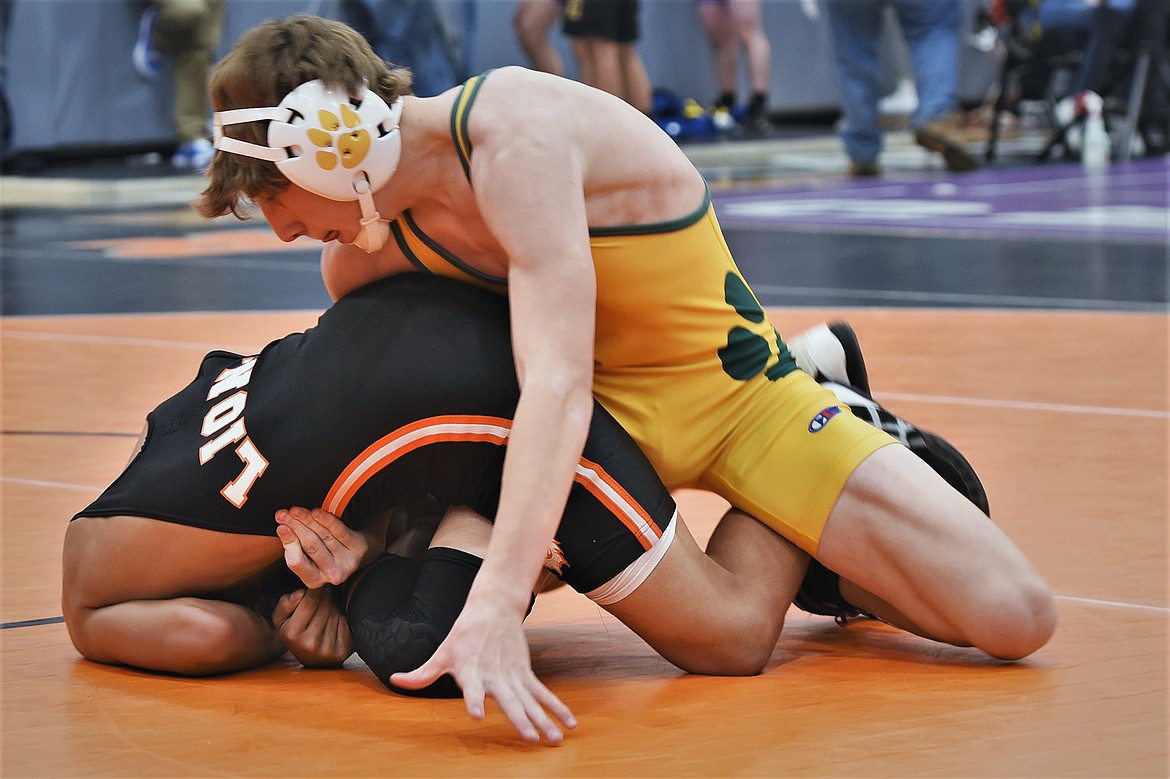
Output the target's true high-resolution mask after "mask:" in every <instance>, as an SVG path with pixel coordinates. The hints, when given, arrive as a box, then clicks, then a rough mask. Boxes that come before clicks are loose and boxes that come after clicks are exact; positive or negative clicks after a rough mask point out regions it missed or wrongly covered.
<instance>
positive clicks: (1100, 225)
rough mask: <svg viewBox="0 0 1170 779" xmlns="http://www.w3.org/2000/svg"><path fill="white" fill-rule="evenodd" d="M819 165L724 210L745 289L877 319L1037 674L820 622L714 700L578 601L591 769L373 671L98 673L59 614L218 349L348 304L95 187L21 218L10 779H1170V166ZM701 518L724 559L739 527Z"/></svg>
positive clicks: (11, 410)
mask: <svg viewBox="0 0 1170 779" xmlns="http://www.w3.org/2000/svg"><path fill="white" fill-rule="evenodd" d="M782 152H783V153H786V154H789V155H799V154H801V153H804V152H803V151H802V150H801V149H800V148H797V147H796V146H788V147H785V148H784V149H783V150H782ZM789 159H790V160H791V159H795V157H791V156H790V158H789ZM711 164H714V163H711ZM792 165H793V166H794V169H795V170H796V171H797V173H800V174H801V175H793V176H791V177H789V178H784V177H779V178H771V179H768V180H766V181H759V180H743V179H741V178H736V177H735V176H732V177H731V180H730V181H726V182H724V185H723V186H722V187H721V188H720V190H719V192H718V193H717V207H718V208H719V210H720V216H721V218H722V219H723V221H724V223H725V226H726V227H727V233H728V239H729V242H730V243H731V244H732V248H733V250H734V251H736V253H737V256H739V257H740V258H741V259H742V265H743V267H744V270H745V274H747V275H748V278H749V281H751V282H752V283H753V285H754V286H755V287H756V288H757V290H759V291H760V296H761V298H762V299H763V300H764V302H765V303H767V304H768V305H769V306H770V307H771V311H772V314H773V315H774V321H775V322H776V323H777V324H778V326H779V327H780V329H781V332H785V333H794V332H796V331H798V330H799V329H801V328H803V327H805V326H808V325H812V324H815V323H817V322H820V321H824V320H826V319H831V318H847V319H848V320H849V321H850V322H851V323H852V324H853V325H854V327H855V329H856V330H857V331H858V333H859V335H860V337H861V339H862V344H863V346H864V348H865V351H866V355H867V361H868V363H869V367H870V373H871V376H872V383H873V386H874V388H875V394H876V396H877V398H878V399H879V400H881V401H883V402H884V403H885V404H886V405H888V406H889V407H890V408H891V409H893V410H895V411H896V412H898V413H900V414H901V415H902V416H905V417H907V418H908V419H911V420H913V421H915V422H917V423H919V424H921V425H922V426H924V427H927V428H930V429H933V430H936V431H938V432H941V433H943V434H945V435H946V436H947V437H948V438H949V439H950V440H952V441H953V442H954V443H956V444H957V445H958V446H959V447H960V448H961V449H963V451H964V452H965V453H966V454H967V455H968V457H969V459H970V460H971V461H972V462H973V463H974V464H975V466H976V468H977V469H978V470H979V472H980V474H981V476H982V477H983V479H984V481H985V483H986V485H987V489H988V493H989V495H990V497H991V501H992V512H993V516H994V518H995V520H996V521H997V522H998V523H1000V524H1001V526H1002V527H1003V528H1004V529H1005V530H1006V531H1007V533H1008V534H1009V535H1010V536H1011V537H1012V538H1013V539H1015V540H1016V542H1017V543H1018V544H1019V545H1020V546H1021V547H1022V548H1023V550H1024V551H1025V552H1026V553H1027V554H1028V555H1029V556H1030V557H1031V558H1032V559H1033V560H1034V561H1035V562H1036V564H1037V566H1038V568H1039V569H1040V571H1041V572H1042V573H1043V574H1044V575H1045V577H1046V578H1047V579H1048V581H1049V582H1050V583H1051V585H1052V587H1053V589H1054V590H1055V591H1056V592H1057V593H1058V598H1059V601H1058V602H1059V611H1060V626H1059V628H1058V631H1057V633H1056V636H1055V637H1054V639H1053V640H1052V642H1051V643H1050V644H1049V645H1048V646H1046V647H1044V648H1043V649H1042V650H1041V651H1039V652H1037V653H1036V654H1035V655H1034V656H1033V657H1031V658H1029V659H1027V660H1026V661H1024V662H1021V663H1016V664H1005V663H1000V662H995V661H990V660H988V659H987V658H985V657H983V656H981V655H980V654H979V653H978V652H975V651H973V650H967V649H958V648H952V647H948V646H942V645H937V644H934V643H931V642H927V641H925V640H922V639H918V638H915V637H912V636H909V635H906V634H902V633H900V632H898V631H895V630H893V629H890V628H888V627H886V626H883V625H881V624H868V623H855V624H851V625H850V626H848V627H847V628H839V627H837V626H836V625H835V624H834V623H833V621H832V620H830V619H828V618H823V617H811V616H808V615H805V614H803V613H801V612H799V611H797V610H795V609H793V610H792V611H791V612H790V613H789V618H788V624H787V626H786V628H785V632H784V635H783V636H782V638H781V640H780V642H779V644H778V646H777V648H776V651H775V654H774V655H773V658H772V662H771V664H770V665H769V667H768V669H767V670H766V671H765V672H764V673H763V674H762V675H760V676H758V677H754V678H746V679H724V678H712V677H699V676H688V675H684V674H682V673H680V672H679V671H678V670H677V669H675V668H673V667H672V666H671V665H669V664H668V663H666V662H665V661H663V660H661V659H659V658H658V657H657V656H656V655H655V654H654V653H653V652H652V651H651V650H650V649H649V648H648V647H646V646H645V644H643V643H642V642H641V641H640V640H639V639H638V638H637V637H635V636H633V635H632V634H631V633H630V632H629V631H627V630H626V629H625V628H624V627H623V626H622V625H620V624H619V623H617V622H616V621H614V620H613V619H611V618H609V617H608V616H607V615H605V614H604V612H602V611H601V610H600V609H598V608H597V607H595V606H593V605H592V604H591V603H590V602H588V601H587V600H585V599H584V598H582V597H580V596H578V595H575V594H574V593H571V592H565V591H558V592H556V593H553V594H551V595H549V596H547V597H543V598H542V599H541V600H540V601H539V602H538V604H537V606H536V608H535V610H534V612H533V614H532V616H531V617H530V619H529V621H528V630H529V635H530V639H531V645H532V651H533V656H534V665H535V668H536V670H537V672H538V674H539V675H540V676H541V677H542V679H544V681H545V682H546V683H547V684H549V686H550V687H551V688H552V689H553V690H554V691H555V692H556V693H557V694H558V695H560V696H561V697H562V699H563V700H565V702H566V703H568V704H569V705H570V707H571V708H572V709H573V710H574V712H575V713H576V714H577V716H578V718H579V720H580V726H579V727H578V728H577V730H576V731H574V732H572V733H571V734H570V735H569V736H568V738H567V739H566V742H565V744H564V745H563V746H561V747H560V748H550V747H545V746H530V745H525V744H523V743H521V742H520V741H519V740H518V739H517V738H515V737H514V735H513V733H512V731H511V729H510V728H509V727H508V725H507V724H506V721H505V720H504V719H503V717H502V716H501V715H500V714H499V713H498V711H496V710H494V709H491V708H490V707H489V716H488V719H487V720H486V721H485V722H483V723H476V722H473V721H471V720H470V719H468V718H467V716H466V714H465V712H464V710H463V707H462V704H461V703H460V702H459V701H426V700H414V699H408V698H402V697H397V696H395V695H393V694H390V693H388V692H387V691H385V690H384V689H383V688H382V687H381V686H380V685H379V684H378V682H377V681H376V680H375V679H374V677H373V676H372V675H371V674H370V673H369V671H368V670H367V669H366V668H365V667H364V665H363V664H362V663H361V662H360V661H358V660H356V659H353V660H351V661H350V662H349V663H348V664H347V666H346V668H345V669H341V670H331V671H306V670H303V669H300V668H298V667H296V665H295V664H294V663H292V662H288V661H280V662H277V663H275V664H273V665H271V666H269V667H266V668H263V669H260V670H256V671H252V672H247V673H242V674H238V675H235V676H229V677H224V678H217V679H210V680H189V679H181V678H172V677H166V676H159V675H153V674H148V673H142V672H138V671H134V670H129V669H124V668H113V667H106V666H101V665H96V664H93V663H89V662H87V661H84V660H82V659H80V657H79V656H78V655H77V654H76V652H75V651H74V650H73V648H72V646H71V645H70V643H69V639H68V637H67V635H66V631H65V627H64V625H63V624H61V622H60V619H59V615H60V605H59V600H60V547H61V539H62V536H63V533H64V530H65V526H66V522H67V520H68V518H69V517H70V516H71V515H72V514H73V513H74V512H75V511H77V510H78V509H80V508H81V507H82V506H84V505H85V504H86V503H87V502H88V501H89V500H90V499H91V498H92V497H93V496H95V495H96V494H97V492H98V491H100V489H101V488H102V487H103V486H104V485H106V484H107V483H108V482H109V481H111V480H112V479H113V478H114V476H115V475H116V474H117V473H118V472H119V471H120V469H121V467H122V465H123V464H124V462H125V458H126V456H127V454H128V450H129V449H130V447H131V445H132V443H133V440H134V437H135V436H136V434H137V432H138V430H139V429H140V426H141V421H142V418H143V415H144V414H145V413H146V411H148V410H149V409H150V408H152V407H153V406H154V405H156V404H157V403H158V402H159V401H160V400H162V399H163V398H164V397H166V396H168V395H169V394H171V393H172V392H173V391H175V390H177V389H179V388H180V387H182V386H183V385H185V384H186V382H187V381H189V379H190V378H191V376H192V375H193V374H194V370H195V367H196V366H197V364H198V360H199V358H200V357H201V356H202V355H203V354H204V353H205V352H206V351H208V350H210V349H213V348H228V349H232V350H236V351H241V352H248V351H251V350H255V349H258V348H259V347H261V346H262V345H263V344H265V343H266V342H267V341H268V340H270V339H272V338H276V337H279V336H281V335H283V334H285V333H287V332H290V331H292V330H299V329H303V328H305V327H308V326H311V325H312V324H313V322H314V320H315V318H316V315H317V313H319V310H320V308H321V307H322V306H323V305H325V301H324V299H323V292H322V291H321V290H320V282H319V279H317V278H316V276H315V267H314V265H313V259H312V258H313V249H312V247H303V246H299V245H294V246H293V247H285V246H281V245H279V244H271V243H270V242H269V241H268V240H267V238H266V237H265V235H264V233H263V231H256V228H257V227H262V225H251V226H250V227H248V226H245V227H237V226H235V225H228V224H221V223H216V224H214V225H210V226H203V225H199V224H198V223H197V221H194V220H192V219H191V218H190V216H189V214H188V213H187V212H186V211H185V210H183V209H182V208H180V207H177V206H174V205H167V204H166V203H161V204H160V203H159V200H160V199H161V200H165V198H161V196H160V198H156V199H155V200H150V198H149V197H147V198H146V199H145V202H130V203H128V202H127V201H128V200H133V198H132V197H129V196H128V195H127V194H126V193H128V192H138V191H139V190H138V189H135V188H133V187H129V185H126V186H125V187H124V188H122V189H118V187H122V186H123V183H120V181H118V180H116V179H118V176H117V175H113V174H107V173H106V172H98V173H94V172H92V171H91V172H83V173H81V174H79V175H78V177H77V179H76V180H75V181H74V184H75V185H76V186H77V188H78V189H79V190H86V191H89V192H90V193H91V194H92V193H93V192H98V193H99V195H98V196H97V197H96V198H95V201H96V200H104V201H107V202H105V203H98V202H93V203H85V202H81V201H74V200H70V199H69V198H71V197H73V196H72V195H61V196H60V197H61V198H62V202H60V203H57V204H56V205H54V204H44V203H39V204H38V203H31V204H21V203H15V204H14V203H13V201H11V200H9V201H8V202H7V203H6V209H5V214H4V221H5V225H4V250H3V251H4V296H5V297H4V305H5V308H4V311H5V316H4V319H3V343H2V348H3V352H2V368H3V439H2V443H3V452H2V454H3V476H2V478H3V481H2V482H0V487H2V489H3V496H2V501H3V526H2V541H3V548H2V559H0V562H2V574H0V575H2V583H3V588H2V601H0V621H2V622H3V629H0V642H2V644H0V662H2V675H3V677H2V678H3V702H2V706H3V717H2V731H0V739H2V740H0V750H2V751H0V775H3V776H4V777H18V776H22V777H23V776H28V777H64V776H102V777H130V776H150V777H154V776H160V777H161V776H191V777H204V776H207V777H210V776H382V775H387V776H539V777H547V776H660V775H661V776H668V775H669V776H769V777H777V776H833V777H853V776H890V777H900V776H1094V777H1106V776H1108V777H1114V776H1117V777H1119V776H1151V777H1153V776H1166V775H1167V624H1168V617H1170V609H1168V602H1167V525H1168V510H1167V502H1168V497H1170V495H1168V487H1167V471H1168V466H1170V463H1168V459H1167V445H1168V444H1167V442H1168V422H1170V404H1168V402H1167V389H1168V388H1167V374H1168V339H1167V325H1168V318H1167V313H1166V278H1167V277H1166V273H1167V260H1166V251H1167V250H1166V228H1167V210H1166V183H1167V169H1168V168H1167V164H1166V162H1165V161H1157V162H1156V163H1153V164H1151V163H1149V162H1146V163H1141V164H1136V163H1135V164H1134V165H1131V166H1127V167H1123V166H1115V167H1114V169H1113V170H1111V172H1110V173H1109V174H1108V175H1109V179H1108V181H1106V182H1103V181H1100V180H1097V181H1095V182H1094V181H1086V180H1085V179H1084V178H1083V174H1082V173H1081V171H1080V169H1079V168H1069V167H1067V166H1048V167H1046V168H1044V169H1039V168H1035V169H1020V168H1007V167H1005V168H1003V169H998V170H992V171H984V172H981V173H978V174H974V176H969V177H965V178H950V177H947V176H946V175H945V174H942V173H940V172H939V171H938V170H936V169H930V168H926V169H922V170H908V171H903V172H900V173H898V174H897V175H894V176H890V177H888V178H887V179H886V180H884V181H882V182H877V183H872V184H857V183H854V182H848V181H845V180H843V179H841V177H840V175H839V174H835V175H832V174H824V173H818V172H816V171H812V173H810V168H807V167H806V168H801V166H800V163H799V161H797V162H795V163H792ZM708 173H709V175H712V173H714V174H715V175H712V179H713V180H716V179H718V175H717V174H718V171H716V170H715V168H708ZM805 174H808V175H805ZM813 174H815V175H813ZM9 184H10V186H11V187H16V186H17V185H18V184H20V185H23V184H24V183H23V182H9ZM49 184H52V185H53V186H57V185H56V184H53V182H48V183H47V184H46V187H47V186H48V185H49ZM62 186H64V185H62ZM143 186H144V187H145V186H148V185H147V184H143ZM149 186H156V187H163V188H165V187H168V186H169V187H175V186H178V187H179V188H182V186H184V183H183V182H176V181H174V180H163V181H161V182H155V183H153V184H150V185H149ZM1094 187H1095V189H1094ZM10 191H11V189H10ZM61 191H65V190H64V189H62V190H61ZM111 191H117V192H121V193H122V199H121V200H118V198H112V199H111V198H110V197H108V196H106V195H102V194H101V193H107V195H108V193H109V192H111ZM151 191H154V192H158V191H162V190H161V189H154V190H151ZM924 193H925V194H924ZM1119 193H1126V194H1119ZM997 198H1008V199H1009V200H1010V198H1016V199H1021V200H1020V202H1014V201H1013V202H1008V201H1006V200H997ZM111 200H116V201H118V202H120V203H122V205H118V206H116V207H110V206H109V202H110V201H111ZM63 205H64V206H68V207H67V208H62V206H63ZM942 206H947V207H946V208H943V207H942ZM1022 215H1027V216H1022ZM964 219H966V220H967V221H966V222H964V221H963V220H964ZM1094 220H1096V222H1094ZM679 497H680V501H681V503H682V506H683V512H684V516H685V518H686V520H687V522H688V523H689V524H690V525H691V526H692V528H693V529H694V530H695V533H696V535H697V536H699V537H700V539H703V538H705V536H706V534H707V533H709V532H710V530H711V528H712V525H713V522H714V520H715V519H716V518H717V517H718V515H719V514H720V512H721V510H722V506H721V505H720V504H719V502H718V501H717V500H716V499H713V498H711V497H709V496H706V495H703V494H700V493H693V492H686V493H682V494H680V496H679ZM680 597H685V593H680Z"/></svg>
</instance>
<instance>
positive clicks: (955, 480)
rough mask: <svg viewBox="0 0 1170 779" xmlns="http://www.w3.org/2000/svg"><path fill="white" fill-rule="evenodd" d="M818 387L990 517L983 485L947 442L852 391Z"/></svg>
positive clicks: (838, 386) (829, 385)
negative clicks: (882, 431) (879, 431)
mask: <svg viewBox="0 0 1170 779" xmlns="http://www.w3.org/2000/svg"><path fill="white" fill-rule="evenodd" d="M821 386H822V387H824V388H825V389H827V390H830V391H831V392H832V393H833V394H834V395H836V396H837V400H839V401H841V402H842V403H844V404H845V405H847V406H849V410H850V411H852V412H853V414H854V416H856V417H858V418H860V419H862V420H864V421H866V422H869V423H870V424H871V425H873V426H874V427H876V428H878V429H879V430H884V431H886V432H887V433H889V434H890V435H892V436H893V437H894V438H896V439H898V441H900V442H901V443H902V445H903V446H905V447H906V448H907V449H909V450H910V451H911V452H913V453H914V454H916V455H918V457H919V459H921V460H922V461H923V462H924V463H926V464H927V465H929V466H930V467H931V469H932V470H933V471H934V472H935V473H937V474H938V475H939V476H941V477H943V479H944V480H945V481H946V483H947V484H949V485H951V486H952V487H954V488H955V489H956V490H958V491H959V492H961V493H962V494H963V495H964V496H965V497H966V498H967V500H969V501H971V502H972V503H974V504H975V505H976V506H978V507H979V510H980V511H982V512H983V513H984V514H986V515H987V516H989V517H990V516H991V507H990V505H988V502H987V492H986V490H984V489H983V482H982V481H980V480H979V475H978V474H977V473H975V469H974V468H973V467H972V466H971V463H970V462H968V461H967V458H966V457H964V456H963V455H962V453H961V452H959V450H958V449H956V448H955V447H954V446H953V445H952V444H951V443H950V442H949V441H947V440H946V439H945V438H943V437H942V436H940V435H936V434H935V433H931V432H930V431H928V430H923V429H921V428H919V427H915V426H914V425H912V424H910V423H909V422H907V421H906V420H904V419H901V418H899V417H897V416H894V415H893V414H892V413H890V412H889V411H888V410H887V409H886V408H884V407H883V406H881V405H880V404H879V403H878V402H877V401H875V400H873V399H872V398H869V397H864V396H863V395H862V394H861V393H860V392H859V391H857V390H855V389H853V388H852V387H846V386H843V385H841V384H837V383H835V382H831V381H824V382H821Z"/></svg>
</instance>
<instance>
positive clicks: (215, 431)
mask: <svg viewBox="0 0 1170 779" xmlns="http://www.w3.org/2000/svg"><path fill="white" fill-rule="evenodd" d="M255 364H256V358H255V357H248V358H245V359H244V361H243V362H241V363H240V364H239V365H238V366H236V367H235V368H228V369H227V370H225V371H223V373H221V374H219V376H217V377H216V379H215V383H214V384H213V385H211V389H210V390H208V392H207V399H208V400H215V399H216V398H218V397H219V396H221V395H223V394H224V393H226V392H230V391H231V390H236V391H235V392H233V393H232V394H231V395H228V396H227V397H226V398H224V399H223V400H220V401H219V402H217V403H216V404H215V405H213V406H212V407H211V408H210V409H208V411H207V413H206V414H204V415H203V427H202V428H201V429H200V432H201V433H202V434H203V436H204V438H209V439H210V440H209V441H207V443H205V444H203V446H201V447H199V464H200V465H206V464H207V463H208V462H210V461H211V458H213V457H215V456H216V455H217V454H219V453H220V451H222V450H223V449H224V448H225V447H227V446H228V445H229V444H235V443H239V445H238V446H237V447H236V456H237V457H239V458H240V460H242V461H243V463H244V469H243V470H242V471H240V475H239V476H237V477H236V478H235V479H233V480H232V481H230V482H228V483H227V484H225V485H224V487H223V489H221V490H220V491H219V492H220V494H221V495H223V496H224V498H225V499H226V500H227V501H228V502H229V503H231V504H232V505H233V506H235V507H236V508H240V507H241V506H243V505H244V504H245V503H246V502H247V501H248V490H250V489H251V488H252V485H253V484H255V483H256V480H257V479H259V478H260V475H261V474H262V473H264V470H265V469H266V468H267V467H268V460H266V459H265V458H264V456H263V455H262V454H260V450H259V449H257V448H256V445H255V444H254V443H252V439H251V438H248V431H247V429H246V428H245V427H244V407H245V406H246V405H247V404H248V392H247V390H245V389H243V387H246V386H247V385H248V382H249V381H250V380H251V378H252V368H253V366H255Z"/></svg>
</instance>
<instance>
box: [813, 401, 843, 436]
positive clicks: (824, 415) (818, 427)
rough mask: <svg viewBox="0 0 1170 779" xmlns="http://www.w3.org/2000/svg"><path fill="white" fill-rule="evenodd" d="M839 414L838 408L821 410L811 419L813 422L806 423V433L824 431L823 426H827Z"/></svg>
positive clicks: (839, 408) (830, 407)
mask: <svg viewBox="0 0 1170 779" xmlns="http://www.w3.org/2000/svg"><path fill="white" fill-rule="evenodd" d="M840 413H841V407H840V406H829V407H828V408H823V409H821V411H820V413H819V414H817V415H816V416H815V417H813V420H812V421H811V422H809V423H808V432H810V433H819V432H821V431H822V430H824V429H825V425H827V424H829V421H830V420H832V418H833V417H835V416H837V415H838V414H840Z"/></svg>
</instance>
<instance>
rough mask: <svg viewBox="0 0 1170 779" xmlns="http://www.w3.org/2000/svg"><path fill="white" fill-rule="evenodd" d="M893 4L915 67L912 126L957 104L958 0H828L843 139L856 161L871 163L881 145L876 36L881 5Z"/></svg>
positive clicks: (941, 115)
mask: <svg viewBox="0 0 1170 779" xmlns="http://www.w3.org/2000/svg"><path fill="white" fill-rule="evenodd" d="M887 5H891V6H893V8H894V12H895V14H896V15H897V17H898V23H899V25H900V26H901V28H902V34H903V36H904V37H905V38H906V46H907V48H908V49H909V51H910V62H911V65H912V67H913V70H914V86H915V87H916V88H917V90H918V109H917V110H916V111H915V112H914V115H913V116H912V117H911V120H910V125H911V127H912V128H915V129H917V128H920V127H924V126H926V125H928V124H930V123H931V122H934V121H936V120H939V119H942V118H944V117H947V116H949V115H951V114H953V113H954V112H955V111H956V110H957V109H958V96H957V92H958V88H959V41H960V33H961V29H962V23H963V13H962V2H961V0H826V2H825V7H826V10H827V11H828V19H829V30H830V32H831V34H832V36H833V49H834V64H835V66H836V69H837V80H838V82H839V86H840V90H841V108H842V110H843V112H844V115H845V126H844V129H843V131H842V133H841V139H842V141H843V142H844V144H845V151H846V153H847V154H848V155H849V158H850V159H851V160H853V161H855V162H861V163H873V162H875V161H876V160H877V158H878V155H879V154H881V151H882V128H881V125H880V124H879V123H878V101H880V100H881V98H882V81H881V72H880V68H879V65H878V41H879V39H880V37H881V30H882V11H883V10H884V8H885V7H886V6H887Z"/></svg>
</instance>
